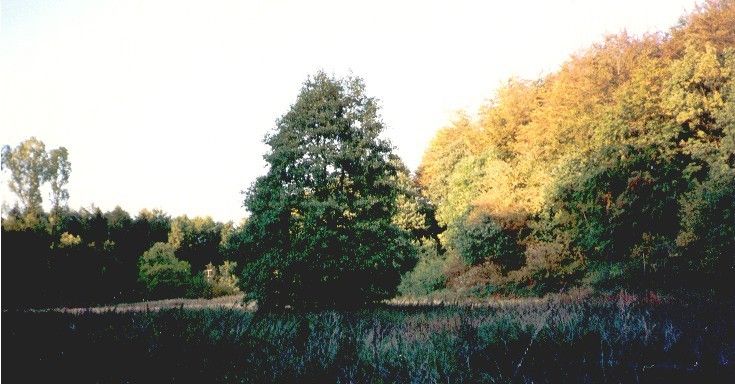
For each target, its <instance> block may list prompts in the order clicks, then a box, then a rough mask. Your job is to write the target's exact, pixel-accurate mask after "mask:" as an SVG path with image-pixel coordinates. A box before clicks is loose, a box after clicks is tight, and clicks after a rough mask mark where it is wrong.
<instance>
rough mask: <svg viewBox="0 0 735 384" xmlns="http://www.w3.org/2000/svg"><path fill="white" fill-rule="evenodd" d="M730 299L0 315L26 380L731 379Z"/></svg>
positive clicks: (9, 355)
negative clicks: (357, 308)
mask: <svg viewBox="0 0 735 384" xmlns="http://www.w3.org/2000/svg"><path fill="white" fill-rule="evenodd" d="M734 311H735V307H734V306H733V305H732V303H731V302H712V301H690V302H687V303H684V302H682V301H667V300H662V299H660V298H658V297H655V296H651V297H646V298H638V297H636V296H633V295H629V294H624V293H622V294H618V295H615V296H609V297H596V298H591V297H584V298H582V297H575V296H571V295H564V296H550V297H547V298H543V299H520V300H504V301H498V302H494V303H493V302H488V303H485V304H483V305H475V306H462V305H446V306H428V305H402V306H401V305H381V306H376V307H371V308H363V309H359V310H323V311H312V312H297V311H289V310H285V311H280V312H273V311H251V310H246V309H243V308H198V309H197V308H187V307H184V306H183V305H181V306H179V307H177V308H164V309H160V310H140V311H125V310H123V311H117V310H115V309H107V310H104V311H94V310H89V311H76V312H61V311H47V312H28V311H17V312H13V311H11V312H6V313H4V314H3V322H4V326H3V328H2V329H3V339H4V341H3V347H4V351H5V352H6V353H5V357H4V361H3V363H4V364H3V365H4V367H3V368H4V370H3V376H4V377H5V378H7V377H23V378H24V381H26V382H41V381H47V380H53V381H63V382H67V381H74V382H244V383H256V382H301V383H303V382H315V383H317V382H338V383H368V382H370V383H440V382H442V383H454V382H488V383H511V382H527V383H531V382H533V383H546V382H595V383H604V382H666V383H670V382H729V380H730V379H732V378H733V377H734V375H735V324H734V323H733V319H735V316H733V312H734Z"/></svg>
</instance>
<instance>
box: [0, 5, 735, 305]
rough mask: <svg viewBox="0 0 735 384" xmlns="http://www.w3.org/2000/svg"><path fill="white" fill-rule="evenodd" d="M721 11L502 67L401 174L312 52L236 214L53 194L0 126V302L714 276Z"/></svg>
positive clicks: (473, 291) (734, 127)
mask: <svg viewBox="0 0 735 384" xmlns="http://www.w3.org/2000/svg"><path fill="white" fill-rule="evenodd" d="M734 26H735V0H720V1H709V2H707V3H705V4H704V5H703V6H702V7H700V8H697V9H696V10H695V11H694V12H693V13H691V14H690V15H688V16H686V17H685V18H683V19H682V22H681V23H680V25H678V26H676V27H675V28H673V29H672V30H671V31H669V33H661V34H649V35H645V36H642V37H634V36H630V35H628V34H625V33H623V34H619V35H615V36H609V37H608V38H606V39H605V40H604V41H603V42H602V43H600V44H596V45H594V46H593V47H591V48H590V49H588V50H586V51H584V52H581V53H579V54H577V55H575V56H573V57H572V58H571V59H570V60H569V61H567V62H566V63H565V64H564V65H563V66H562V67H561V69H560V70H559V71H557V72H555V73H552V74H550V75H548V76H546V77H544V78H542V79H539V80H533V81H528V80H519V79H512V80H510V81H509V82H508V83H507V84H506V85H505V86H504V87H503V88H501V89H500V90H499V91H498V93H497V95H496V97H495V98H494V99H493V100H492V101H490V102H489V103H487V104H486V105H485V106H483V107H482V108H481V109H480V111H479V112H478V113H477V116H476V117H474V118H471V117H469V116H467V115H463V116H460V117H459V118H458V119H456V121H454V122H452V124H451V125H450V126H448V127H446V128H445V129H442V130H441V131H439V132H438V134H437V136H436V137H435V139H434V140H433V142H432V143H431V145H430V147H429V148H428V149H427V151H426V153H425V155H424V158H423V160H422V163H421V165H420V167H419V169H418V171H417V174H416V175H414V177H412V175H410V173H409V172H408V170H407V169H406V168H405V167H404V166H403V165H402V163H401V160H400V159H399V158H398V157H397V156H396V155H395V154H394V153H393V147H392V145H391V144H390V142H388V141H386V140H384V139H383V138H382V137H381V135H382V132H383V130H384V125H383V123H382V121H381V119H380V113H379V107H378V103H377V100H376V99H374V98H372V97H369V96H367V95H366V93H365V84H364V83H363V82H362V80H361V79H359V78H352V77H348V78H345V79H338V78H335V77H333V76H329V75H327V74H324V73H322V72H319V73H317V74H316V75H315V76H313V77H310V78H309V79H308V80H307V81H306V82H305V83H304V86H303V88H302V90H301V92H300V94H299V95H298V97H297V99H296V102H295V103H294V104H293V105H292V106H291V108H290V110H289V111H288V112H287V113H286V114H284V115H283V116H282V117H281V118H280V119H279V120H278V121H277V123H276V127H275V129H274V130H273V132H271V134H269V135H268V137H267V138H266V141H265V142H266V144H267V145H268V146H269V147H270V150H269V151H268V153H266V155H265V157H264V158H265V160H266V161H267V162H268V164H269V170H268V172H267V174H266V175H264V176H262V177H260V178H258V179H257V180H256V181H255V182H254V183H253V185H252V186H251V187H250V189H248V191H247V192H246V193H245V206H246V207H247V209H248V211H249V212H250V213H251V216H250V217H249V219H248V221H247V223H243V224H242V225H240V226H235V225H233V224H231V223H228V224H222V223H217V222H214V221H213V220H212V219H209V218H193V219H190V218H187V217H186V216H184V217H179V218H173V219H172V218H170V217H169V216H167V215H165V214H164V213H162V212H160V211H143V212H141V213H140V214H139V215H138V216H137V217H135V218H132V217H131V216H130V215H129V214H128V213H126V212H125V211H123V210H122V209H119V208H118V209H115V210H113V211H111V212H106V213H103V212H101V211H100V210H98V209H91V210H85V209H82V210H80V211H72V210H69V209H68V208H66V200H67V199H68V192H67V191H66V189H65V188H64V187H65V184H66V182H67V180H68V178H69V173H70V171H71V164H70V163H69V162H68V160H67V152H66V150H65V149H64V148H58V149H54V150H51V151H48V152H47V151H46V149H45V147H44V146H43V143H41V142H40V141H38V140H36V139H30V140H27V141H25V142H23V143H21V144H20V145H19V146H17V147H15V148H10V147H7V146H6V147H5V148H3V152H2V164H3V169H4V170H7V171H8V172H9V173H10V176H11V177H10V182H9V186H10V188H11V190H12V191H13V192H14V193H15V194H16V195H17V196H18V202H19V204H20V205H19V206H18V207H16V208H15V209H13V210H11V211H10V212H8V213H6V214H4V215H3V221H2V254H3V287H4V288H6V289H5V290H4V292H5V293H4V294H3V300H4V302H5V304H4V305H5V306H11V305H12V306H17V305H34V306H40V305H44V306H47V305H72V304H87V303H98V302H114V301H129V300H137V299H140V298H154V297H155V298H158V297H175V296H191V297H206V296H213V295H220V294H228V293H235V292H238V291H240V290H242V291H243V292H245V294H246V295H247V297H248V298H250V299H256V300H258V302H259V303H260V304H263V305H264V306H266V305H272V306H310V307H320V306H355V305H361V304H364V303H367V302H374V301H378V300H382V299H386V298H390V297H393V296H394V295H395V294H396V293H399V294H402V295H405V296H423V295H453V296H458V297H461V296H487V295H541V294H545V293H549V292H558V291H562V290H568V289H571V288H574V287H592V288H593V289H596V290H602V291H604V290H619V289H627V290H639V291H647V290H655V291H677V290H706V291H710V292H714V293H718V294H732V293H733V287H735V285H733V284H732V283H731V281H732V279H733V278H735V27H734ZM42 185H48V187H49V188H50V190H51V202H52V204H51V205H52V208H51V210H50V212H44V211H43V209H41V202H42V199H41V192H40V191H41V186H42Z"/></svg>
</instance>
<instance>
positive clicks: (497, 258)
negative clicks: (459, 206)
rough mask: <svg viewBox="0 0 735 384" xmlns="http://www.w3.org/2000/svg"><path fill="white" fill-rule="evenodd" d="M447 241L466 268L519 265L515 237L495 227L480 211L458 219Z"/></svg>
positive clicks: (516, 266) (520, 261) (491, 220)
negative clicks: (467, 266)
mask: <svg viewBox="0 0 735 384" xmlns="http://www.w3.org/2000/svg"><path fill="white" fill-rule="evenodd" d="M455 227H456V230H455V231H454V232H453V234H452V236H451V238H450V242H451V244H452V245H453V246H454V247H455V248H456V249H457V251H458V252H459V254H460V256H462V258H463V259H464V260H465V262H467V263H468V264H470V265H477V264H480V263H482V262H484V261H491V262H493V263H496V264H498V265H500V266H501V267H502V268H503V269H506V270H508V269H515V268H518V267H519V266H521V265H522V264H523V253H522V247H521V246H519V245H518V243H517V241H516V236H517V235H516V234H515V233H514V231H512V230H507V229H505V228H503V227H502V226H501V225H500V224H498V223H497V222H496V221H495V220H494V219H493V217H492V216H491V215H490V214H488V213H486V212H484V211H477V210H475V211H468V212H467V213H465V214H464V215H463V216H462V217H460V218H459V219H458V221H457V224H456V226H455Z"/></svg>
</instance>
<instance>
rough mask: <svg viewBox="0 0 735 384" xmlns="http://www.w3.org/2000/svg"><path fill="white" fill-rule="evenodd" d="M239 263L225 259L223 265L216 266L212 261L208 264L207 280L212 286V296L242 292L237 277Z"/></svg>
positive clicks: (206, 270)
mask: <svg viewBox="0 0 735 384" xmlns="http://www.w3.org/2000/svg"><path fill="white" fill-rule="evenodd" d="M236 269H237V263H235V262H233V261H229V260H225V261H224V262H223V263H222V265H219V266H217V267H215V266H214V265H212V263H209V264H207V268H206V269H205V272H206V273H207V275H206V276H205V280H206V282H207V283H208V284H209V286H210V287H211V288H210V289H211V293H212V297H218V296H227V295H234V294H237V293H240V288H239V287H238V284H239V282H240V279H238V278H237V272H236Z"/></svg>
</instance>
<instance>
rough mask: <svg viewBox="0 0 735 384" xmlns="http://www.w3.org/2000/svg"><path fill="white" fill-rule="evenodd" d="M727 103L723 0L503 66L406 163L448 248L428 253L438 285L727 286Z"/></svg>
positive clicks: (734, 62)
mask: <svg viewBox="0 0 735 384" xmlns="http://www.w3.org/2000/svg"><path fill="white" fill-rule="evenodd" d="M734 111H735V2H733V1H731V0H723V1H709V2H707V3H705V4H704V5H703V6H701V7H699V8H697V9H696V10H695V11H694V12H693V13H692V14H690V15H688V16H686V17H684V18H682V21H681V22H680V25H678V26H676V27H675V28H673V29H672V30H671V31H670V32H669V33H659V34H650V35H645V36H641V37H635V36H631V35H628V34H626V33H622V34H618V35H614V36H608V37H607V38H606V39H605V40H604V41H602V42H601V43H599V44H595V45H594V46H592V47H591V48H589V49H587V50H585V51H583V52H580V53H578V54H576V55H574V56H572V57H571V58H570V59H569V60H568V61H567V62H566V63H565V64H564V65H563V66H562V67H561V68H560V69H559V70H558V71H557V72H554V73H551V74H549V75H548V76H545V77H544V78H542V79H538V80H533V81H528V80H520V79H511V80H510V81H508V83H507V84H506V85H505V86H503V87H502V88H501V89H500V90H499V91H498V92H497V94H496V95H495V97H494V98H493V99H492V100H491V101H490V102H488V103H487V104H486V105H484V106H483V107H482V108H481V109H480V110H479V112H478V113H477V116H476V117H468V116H467V115H462V116H460V117H459V118H458V119H456V121H453V122H452V123H451V124H450V125H449V126H448V127H446V128H444V129H442V130H441V131H440V132H439V133H438V134H437V136H436V137H435V138H434V140H433V141H432V143H431V145H430V147H429V148H428V149H427V151H426V153H425V155H424V158H423V161H422V163H421V166H420V169H419V171H418V175H417V181H418V183H419V185H420V187H421V188H422V190H423V192H424V194H425V195H426V196H427V197H428V198H429V199H430V200H431V201H432V202H433V203H434V204H435V205H436V218H437V220H438V222H439V224H440V225H443V226H446V228H447V231H446V232H445V233H444V234H443V235H442V244H443V246H444V247H445V248H446V249H447V252H446V253H445V254H443V255H441V256H440V257H439V259H441V261H436V260H437V256H436V255H434V256H431V257H432V260H434V261H433V263H434V266H435V267H437V268H441V270H442V273H443V275H444V278H445V284H443V285H442V286H443V287H444V289H445V290H447V291H451V292H455V293H456V292H464V293H471V294H489V293H515V294H519V293H535V294H541V293H545V292H552V291H558V290H560V289H566V288H570V287H574V286H594V287H596V288H599V289H620V288H627V289H653V290H660V289H676V288H684V287H686V288H703V289H711V290H712V289H714V290H716V291H723V290H731V288H732V284H728V281H732V280H731V279H732V278H733V277H735V193H733V192H735V146H734V143H735V120H734V117H735V113H734ZM419 265H421V262H419ZM435 274H436V272H435V271H434V272H432V273H426V278H427V279H429V280H432V281H434V280H435V279H436V276H435ZM405 278H406V279H409V280H412V281H420V280H421V279H422V276H421V274H419V271H418V270H417V271H414V272H412V274H409V275H407V276H406V277H405ZM418 285H421V284H418ZM404 293H405V294H422V293H425V292H420V291H412V290H410V289H408V290H405V291H404Z"/></svg>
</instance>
